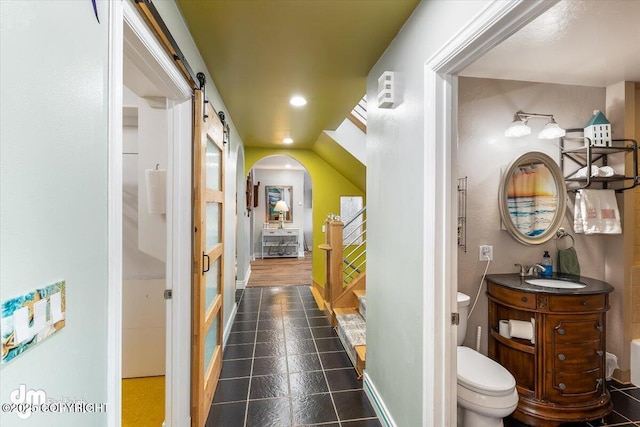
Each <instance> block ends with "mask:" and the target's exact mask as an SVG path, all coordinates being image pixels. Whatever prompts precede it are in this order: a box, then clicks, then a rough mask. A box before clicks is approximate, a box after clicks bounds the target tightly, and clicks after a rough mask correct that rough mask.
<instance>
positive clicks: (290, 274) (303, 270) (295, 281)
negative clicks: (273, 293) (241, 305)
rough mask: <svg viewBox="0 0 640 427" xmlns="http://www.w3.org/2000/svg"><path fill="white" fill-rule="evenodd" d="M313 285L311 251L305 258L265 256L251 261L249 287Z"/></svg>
mask: <svg viewBox="0 0 640 427" xmlns="http://www.w3.org/2000/svg"><path fill="white" fill-rule="evenodd" d="M295 285H311V253H306V254H305V257H304V258H265V259H259V258H258V259H256V260H255V261H253V262H251V276H250V277H249V283H248V284H247V287H257V286H295Z"/></svg>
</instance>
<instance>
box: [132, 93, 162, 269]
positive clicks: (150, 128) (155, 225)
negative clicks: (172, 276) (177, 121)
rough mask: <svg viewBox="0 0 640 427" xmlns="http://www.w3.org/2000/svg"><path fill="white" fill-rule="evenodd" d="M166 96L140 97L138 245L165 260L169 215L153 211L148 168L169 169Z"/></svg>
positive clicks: (153, 255)
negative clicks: (149, 191) (147, 178)
mask: <svg viewBox="0 0 640 427" xmlns="http://www.w3.org/2000/svg"><path fill="white" fill-rule="evenodd" d="M166 102H167V101H166V99H164V98H157V99H156V98H154V99H150V100H148V99H145V98H140V99H139V101H138V153H139V154H138V207H139V209H138V247H139V248H140V250H141V251H142V252H145V253H147V254H149V255H151V256H152V257H154V258H156V259H159V260H161V261H166V258H167V216H166V214H155V213H153V214H152V213H149V209H148V203H147V197H148V196H147V181H146V171H147V170H149V169H155V168H156V165H157V166H158V169H162V170H165V171H166V170H167V167H168V165H167V150H168V143H169V123H168V120H169V117H168V110H167V107H166Z"/></svg>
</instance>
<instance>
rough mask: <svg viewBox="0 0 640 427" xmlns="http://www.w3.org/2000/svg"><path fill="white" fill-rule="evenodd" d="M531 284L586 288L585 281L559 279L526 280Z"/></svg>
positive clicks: (561, 287)
mask: <svg viewBox="0 0 640 427" xmlns="http://www.w3.org/2000/svg"><path fill="white" fill-rule="evenodd" d="M525 282H527V283H528V284H530V285H536V286H542V287H545V288H558V289H581V288H584V287H585V286H587V285H585V284H584V283H576V282H568V281H566V280H558V279H529V280H525Z"/></svg>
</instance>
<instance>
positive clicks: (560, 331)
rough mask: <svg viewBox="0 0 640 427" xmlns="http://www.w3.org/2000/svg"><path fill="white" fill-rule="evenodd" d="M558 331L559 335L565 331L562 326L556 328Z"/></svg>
mask: <svg viewBox="0 0 640 427" xmlns="http://www.w3.org/2000/svg"><path fill="white" fill-rule="evenodd" d="M558 333H559V334H560V335H564V334H566V332H565V330H564V329H563V328H560V329H558Z"/></svg>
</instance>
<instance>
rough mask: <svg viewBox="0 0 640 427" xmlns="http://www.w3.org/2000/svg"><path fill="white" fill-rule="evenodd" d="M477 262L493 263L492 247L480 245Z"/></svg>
mask: <svg viewBox="0 0 640 427" xmlns="http://www.w3.org/2000/svg"><path fill="white" fill-rule="evenodd" d="M478 260H479V261H493V246H491V245H480V250H479V254H478Z"/></svg>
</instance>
